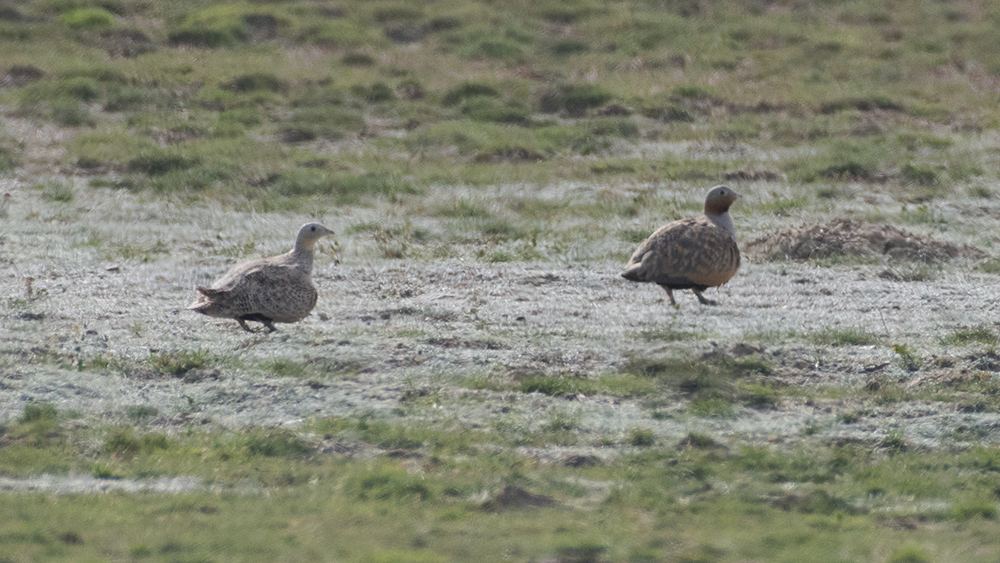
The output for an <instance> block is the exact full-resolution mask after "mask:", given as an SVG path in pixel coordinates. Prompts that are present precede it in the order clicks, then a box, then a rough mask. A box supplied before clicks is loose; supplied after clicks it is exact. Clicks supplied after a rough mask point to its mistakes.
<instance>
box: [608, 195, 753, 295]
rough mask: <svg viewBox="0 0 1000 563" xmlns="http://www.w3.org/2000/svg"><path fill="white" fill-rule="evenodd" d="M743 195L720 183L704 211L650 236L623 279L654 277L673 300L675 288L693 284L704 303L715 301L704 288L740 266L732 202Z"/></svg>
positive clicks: (718, 282) (728, 276)
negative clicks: (731, 214) (707, 294)
mask: <svg viewBox="0 0 1000 563" xmlns="http://www.w3.org/2000/svg"><path fill="white" fill-rule="evenodd" d="M739 197H741V196H740V194H738V193H736V192H734V191H733V190H731V189H730V188H729V187H728V186H715V187H714V188H712V189H711V190H709V192H708V195H707V196H706V197H705V214H704V215H701V216H699V217H690V218H686V219H678V220H676V221H673V222H670V223H667V224H666V225H663V226H662V227H660V228H659V229H657V230H656V231H655V232H654V233H653V234H651V235H649V238H647V239H646V240H645V241H643V243H642V244H640V245H639V248H637V249H636V250H635V252H634V253H633V254H632V257H631V258H630V259H629V261H628V264H627V265H626V266H625V269H624V270H623V271H622V273H621V275H622V277H623V278H625V279H627V280H630V281H635V282H651V283H655V284H657V285H659V286H660V287H662V288H663V289H665V290H667V296H668V297H669V298H670V304H671V305H672V306H673V307H674V308H679V306H678V305H677V301H675V300H674V290H675V289H690V290H692V291H693V292H694V294H695V296H696V297H697V298H698V301H699V302H701V304H702V305H715V304H716V302H715V301H713V300H711V299H707V298H706V297H705V296H704V295H702V292H703V291H705V290H706V289H708V288H710V287H716V286H720V285H722V284H724V283H726V282H727V281H729V280H730V279H732V277H733V276H734V275H736V271H737V270H739V268H740V249H739V246H738V245H737V244H736V229H735V228H734V227H733V219H732V218H731V217H730V216H729V207H730V206H731V205H732V204H733V202H735V201H736V200H737V199H738V198H739Z"/></svg>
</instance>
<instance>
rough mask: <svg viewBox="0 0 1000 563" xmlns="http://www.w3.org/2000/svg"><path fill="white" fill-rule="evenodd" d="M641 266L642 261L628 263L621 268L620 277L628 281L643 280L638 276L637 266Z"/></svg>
mask: <svg viewBox="0 0 1000 563" xmlns="http://www.w3.org/2000/svg"><path fill="white" fill-rule="evenodd" d="M641 267H642V262H638V263H636V264H629V265H628V267H627V268H625V269H624V270H622V274H621V275H622V277H623V278H625V279H627V280H629V281H645V280H643V279H642V277H640V276H639V268H641Z"/></svg>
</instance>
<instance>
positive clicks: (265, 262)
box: [188, 223, 333, 332]
mask: <svg viewBox="0 0 1000 563" xmlns="http://www.w3.org/2000/svg"><path fill="white" fill-rule="evenodd" d="M330 234H333V231H331V230H330V229H327V228H326V227H324V226H322V225H319V224H317V223H309V224H307V225H303V226H302V228H301V229H299V234H298V236H297V237H296V238H295V248H293V249H292V250H291V251H290V252H287V253H285V254H281V255H278V256H271V257H270V258H261V259H260V260H251V261H250V262H244V263H242V264H237V265H236V266H234V267H233V268H232V269H231V270H229V272H227V273H226V275H224V276H222V277H221V278H220V279H219V280H217V281H216V282H215V283H213V284H212V287H196V288H195V289H196V290H197V291H198V293H199V294H200V295H199V296H198V299H197V300H196V301H195V302H194V303H192V304H191V305H190V307H188V308H189V309H191V310H193V311H197V312H199V313H201V314H203V315H208V316H210V317H221V318H224V319H236V322H238V323H240V326H241V327H243V330H245V331H247V332H251V331H250V327H248V326H247V324H246V321H257V322H260V323H263V324H264V326H266V327H267V328H268V330H270V331H271V332H274V331H275V330H277V329H275V328H274V323H294V322H298V321H301V320H302V319H304V318H305V317H306V315H308V314H309V312H310V311H312V309H313V307H314V306H315V305H316V288H315V287H313V284H312V263H313V246H314V245H315V244H316V241H317V240H319V238H320V237H324V236H326V235H330Z"/></svg>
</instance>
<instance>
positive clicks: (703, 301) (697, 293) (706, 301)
mask: <svg viewBox="0 0 1000 563" xmlns="http://www.w3.org/2000/svg"><path fill="white" fill-rule="evenodd" d="M691 291H693V292H694V295H695V297H697V298H698V301H700V302H701V304H702V305H718V303H716V302H715V301H712V300H711V299H708V298H707V297H705V296H704V295H702V294H701V292H700V291H698V290H697V289H692V290H691Z"/></svg>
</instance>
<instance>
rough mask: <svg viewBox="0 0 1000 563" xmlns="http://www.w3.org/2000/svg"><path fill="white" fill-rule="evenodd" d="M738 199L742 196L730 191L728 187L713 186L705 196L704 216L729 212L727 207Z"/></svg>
mask: <svg viewBox="0 0 1000 563" xmlns="http://www.w3.org/2000/svg"><path fill="white" fill-rule="evenodd" d="M740 197H742V196H741V195H740V194H738V193H736V192H734V191H733V190H731V189H730V188H729V186H715V187H714V188H712V189H711V190H709V191H708V195H707V196H705V214H706V215H722V214H723V213H726V212H727V211H729V206H730V205H732V204H733V202H735V201H736V200H737V199H739V198H740Z"/></svg>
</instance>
